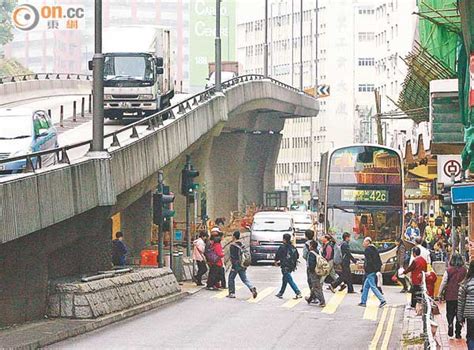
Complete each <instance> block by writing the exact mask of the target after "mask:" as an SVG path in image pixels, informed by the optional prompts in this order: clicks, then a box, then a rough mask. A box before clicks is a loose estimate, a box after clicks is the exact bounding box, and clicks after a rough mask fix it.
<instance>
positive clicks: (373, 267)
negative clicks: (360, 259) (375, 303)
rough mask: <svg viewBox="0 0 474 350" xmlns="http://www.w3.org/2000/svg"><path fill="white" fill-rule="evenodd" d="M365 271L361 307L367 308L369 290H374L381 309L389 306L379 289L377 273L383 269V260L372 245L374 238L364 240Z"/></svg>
mask: <svg viewBox="0 0 474 350" xmlns="http://www.w3.org/2000/svg"><path fill="white" fill-rule="evenodd" d="M363 245H364V248H365V250H364V270H365V280H364V286H363V287H362V296H361V301H360V303H359V306H363V307H365V306H367V298H368V297H369V289H370V290H372V293H374V294H375V296H376V297H377V298H378V299H379V301H380V305H379V307H384V306H385V305H387V302H386V301H385V299H384V297H383V295H382V293H380V290H379V289H378V288H377V272H379V271H380V269H381V268H382V260H381V259H380V254H379V252H378V251H377V248H376V247H375V246H374V245H373V244H372V238H370V237H365V238H364V243H363Z"/></svg>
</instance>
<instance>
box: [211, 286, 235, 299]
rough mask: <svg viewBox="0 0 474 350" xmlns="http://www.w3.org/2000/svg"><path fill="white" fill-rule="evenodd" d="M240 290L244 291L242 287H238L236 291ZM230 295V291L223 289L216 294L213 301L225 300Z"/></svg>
mask: <svg viewBox="0 0 474 350" xmlns="http://www.w3.org/2000/svg"><path fill="white" fill-rule="evenodd" d="M239 289H242V286H236V287H235V291H238V290H239ZM228 294H229V290H228V289H223V290H222V291H220V292H219V293H217V294H214V295H213V296H212V297H211V299H224V298H225V297H226V296H227V295H228Z"/></svg>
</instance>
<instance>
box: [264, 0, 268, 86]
mask: <svg viewBox="0 0 474 350" xmlns="http://www.w3.org/2000/svg"><path fill="white" fill-rule="evenodd" d="M263 75H264V76H265V78H268V0H265V44H264V45H263Z"/></svg>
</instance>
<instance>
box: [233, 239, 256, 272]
mask: <svg viewBox="0 0 474 350" xmlns="http://www.w3.org/2000/svg"><path fill="white" fill-rule="evenodd" d="M234 246H235V247H237V248H238V249H239V264H240V266H242V267H244V268H245V267H249V266H250V265H251V264H252V257H251V255H250V252H249V251H248V249H247V248H246V247H245V246H244V245H242V246H240V245H238V244H235V243H234Z"/></svg>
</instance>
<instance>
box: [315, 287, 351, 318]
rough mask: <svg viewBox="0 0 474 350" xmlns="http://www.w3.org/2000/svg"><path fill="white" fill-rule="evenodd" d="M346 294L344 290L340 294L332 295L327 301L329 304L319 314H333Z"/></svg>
mask: <svg viewBox="0 0 474 350" xmlns="http://www.w3.org/2000/svg"><path fill="white" fill-rule="evenodd" d="M346 294H347V291H346V289H344V290H343V291H342V292H337V293H336V294H334V295H333V296H332V298H331V300H329V303H327V304H326V306H325V307H324V308H323V309H322V310H321V312H322V313H325V314H333V313H335V312H336V310H337V308H338V306H339V305H340V304H341V303H342V301H343V300H344V297H345V296H346Z"/></svg>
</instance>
